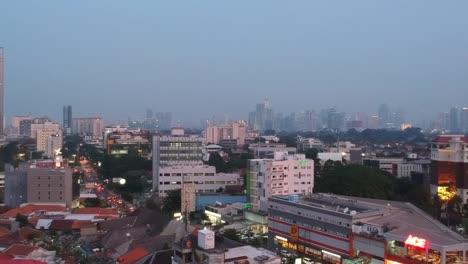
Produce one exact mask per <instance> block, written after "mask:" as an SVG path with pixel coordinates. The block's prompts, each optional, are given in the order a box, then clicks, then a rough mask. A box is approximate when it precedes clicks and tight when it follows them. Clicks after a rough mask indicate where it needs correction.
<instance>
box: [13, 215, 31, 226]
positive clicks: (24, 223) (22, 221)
mask: <svg viewBox="0 0 468 264" xmlns="http://www.w3.org/2000/svg"><path fill="white" fill-rule="evenodd" d="M15 221H16V222H18V223H19V224H20V227H25V226H27V225H28V217H27V216H25V215H22V214H17V215H16V218H15Z"/></svg>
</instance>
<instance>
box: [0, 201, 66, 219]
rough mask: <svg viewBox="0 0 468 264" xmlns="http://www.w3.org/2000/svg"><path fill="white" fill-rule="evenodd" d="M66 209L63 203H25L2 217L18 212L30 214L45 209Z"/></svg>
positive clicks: (57, 210)
mask: <svg viewBox="0 0 468 264" xmlns="http://www.w3.org/2000/svg"><path fill="white" fill-rule="evenodd" d="M66 210H67V209H66V208H65V206H63V205H48V204H27V205H25V206H23V207H19V208H14V209H11V210H10V211H8V212H6V213H4V214H2V217H4V218H11V217H16V216H17V215H18V214H21V215H30V214H32V213H35V212H39V211H45V212H64V211H66Z"/></svg>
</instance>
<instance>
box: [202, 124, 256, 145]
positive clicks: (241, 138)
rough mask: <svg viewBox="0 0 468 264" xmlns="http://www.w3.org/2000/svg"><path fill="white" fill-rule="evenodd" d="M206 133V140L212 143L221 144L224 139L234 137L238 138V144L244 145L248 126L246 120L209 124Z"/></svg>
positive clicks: (234, 138)
mask: <svg viewBox="0 0 468 264" xmlns="http://www.w3.org/2000/svg"><path fill="white" fill-rule="evenodd" d="M205 133H206V141H207V142H209V143H212V144H219V142H220V141H221V140H223V139H233V140H237V145H244V144H245V137H246V134H247V127H246V125H245V122H244V121H239V122H234V123H232V124H230V125H225V126H208V127H207V128H206V130H205Z"/></svg>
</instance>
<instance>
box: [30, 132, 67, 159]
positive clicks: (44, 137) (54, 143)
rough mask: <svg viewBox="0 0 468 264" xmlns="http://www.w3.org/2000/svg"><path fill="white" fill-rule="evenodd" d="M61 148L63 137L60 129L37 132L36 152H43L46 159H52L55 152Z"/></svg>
mask: <svg viewBox="0 0 468 264" xmlns="http://www.w3.org/2000/svg"><path fill="white" fill-rule="evenodd" d="M62 146H63V136H62V131H61V130H60V129H50V128H42V129H38V130H37V137H36V150H37V151H43V152H44V154H45V155H46V156H48V157H53V156H54V153H55V150H57V149H61V148H62Z"/></svg>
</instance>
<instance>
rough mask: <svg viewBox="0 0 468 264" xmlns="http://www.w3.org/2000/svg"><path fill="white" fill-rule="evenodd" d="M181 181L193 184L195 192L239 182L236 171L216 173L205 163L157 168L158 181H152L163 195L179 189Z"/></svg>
mask: <svg viewBox="0 0 468 264" xmlns="http://www.w3.org/2000/svg"><path fill="white" fill-rule="evenodd" d="M183 183H186V184H193V190H194V191H195V192H213V193H214V192H216V191H217V190H218V189H219V188H223V189H225V188H226V185H237V184H240V175H239V174H236V173H216V168H215V167H213V166H207V165H192V166H191V165H173V166H163V167H160V168H159V177H158V181H157V182H155V183H153V184H154V185H155V187H156V189H157V190H158V191H159V195H160V196H164V195H165V194H166V193H167V192H168V191H169V190H176V189H181V188H182V185H183Z"/></svg>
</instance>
